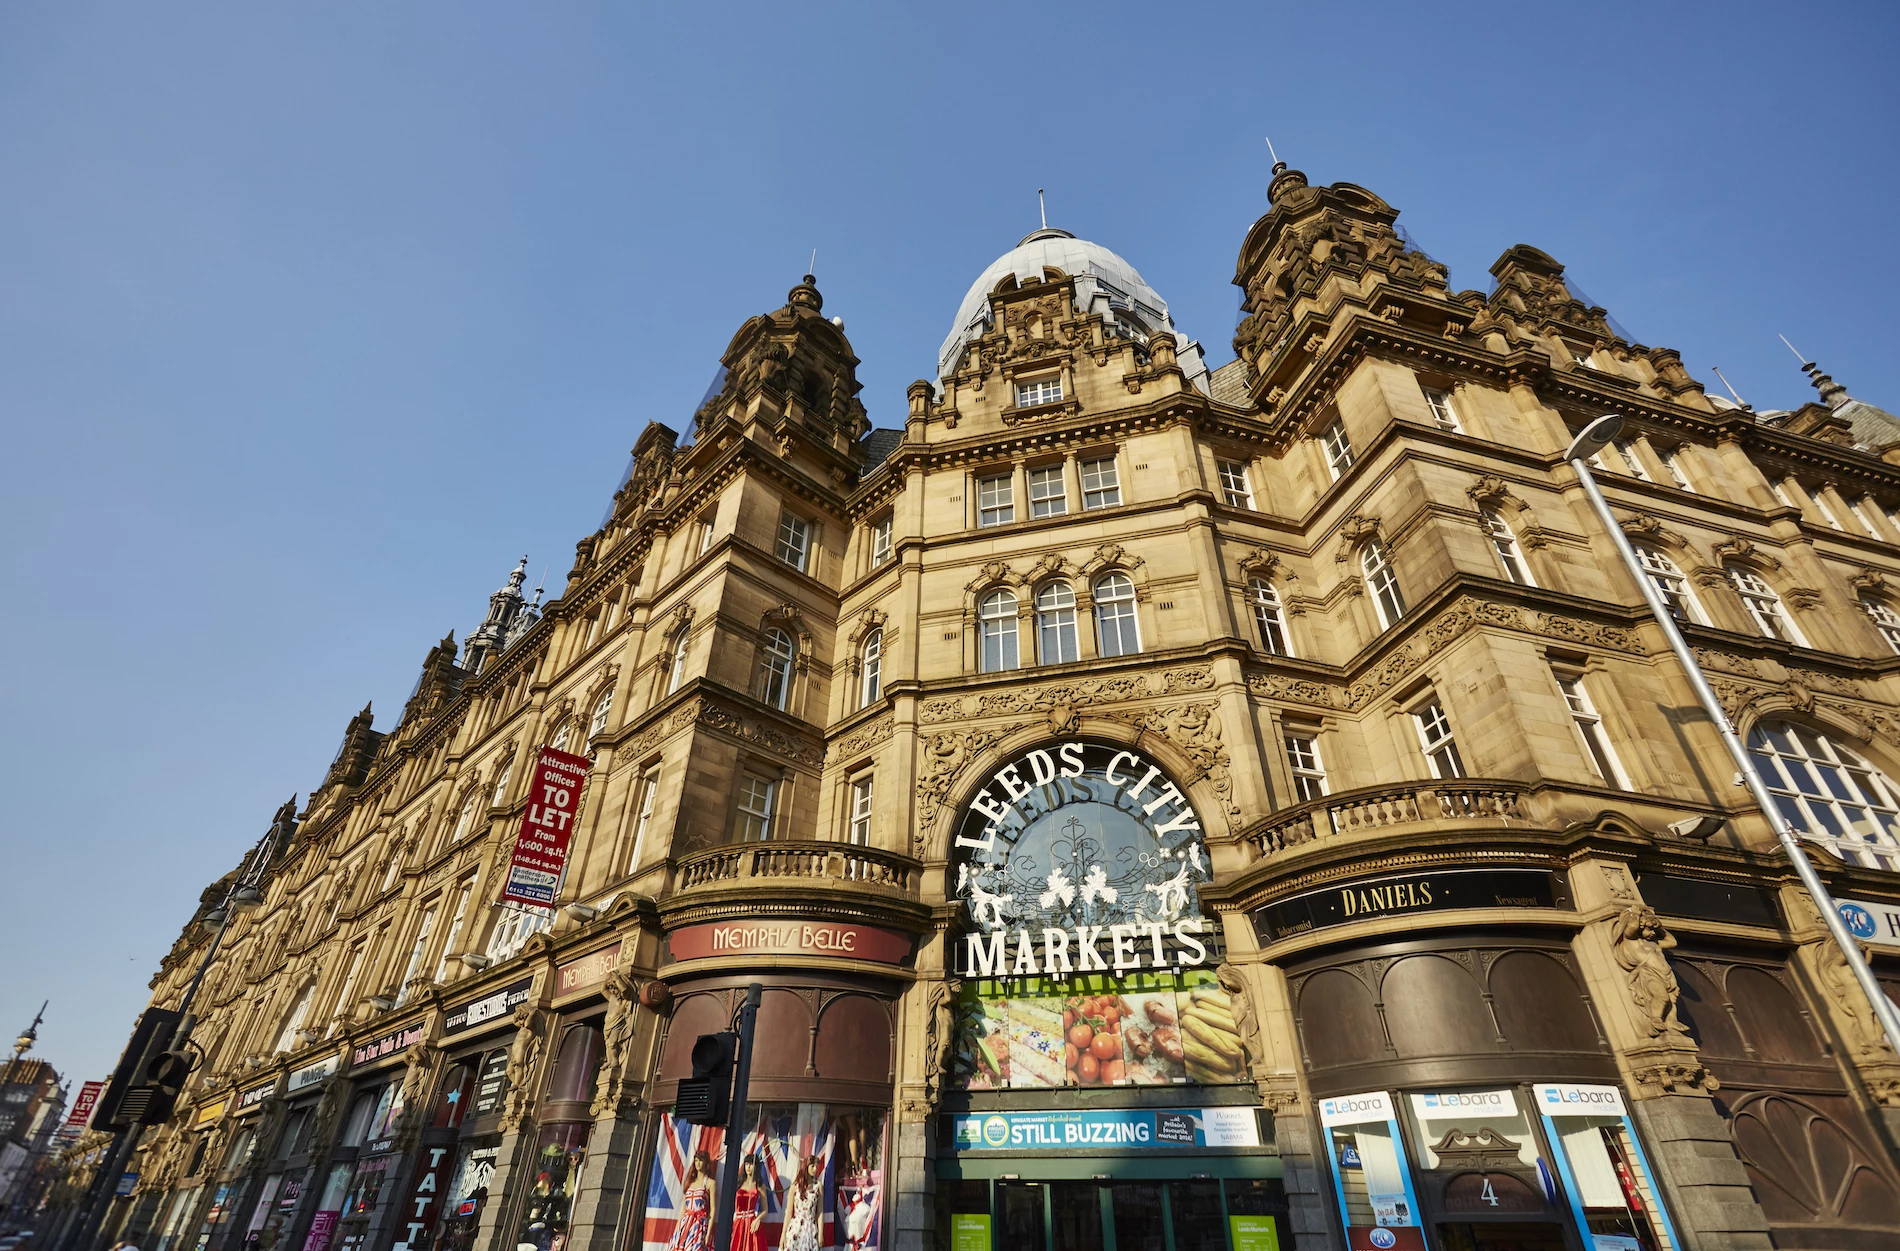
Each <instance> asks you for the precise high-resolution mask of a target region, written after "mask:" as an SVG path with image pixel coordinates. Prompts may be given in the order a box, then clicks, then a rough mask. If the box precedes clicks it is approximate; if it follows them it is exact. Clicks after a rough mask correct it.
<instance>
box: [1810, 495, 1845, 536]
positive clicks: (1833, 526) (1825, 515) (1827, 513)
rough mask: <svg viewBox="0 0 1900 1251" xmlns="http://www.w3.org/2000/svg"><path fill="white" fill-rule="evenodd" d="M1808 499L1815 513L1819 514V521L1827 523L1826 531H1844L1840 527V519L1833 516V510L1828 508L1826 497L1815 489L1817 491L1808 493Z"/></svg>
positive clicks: (1842, 527)
mask: <svg viewBox="0 0 1900 1251" xmlns="http://www.w3.org/2000/svg"><path fill="white" fill-rule="evenodd" d="M1808 498H1809V499H1811V500H1813V501H1814V507H1815V509H1816V510H1817V511H1819V512H1820V514H1821V520H1822V521H1825V522H1827V528H1828V529H1830V530H1844V529H1846V527H1845V526H1843V525H1841V519H1840V518H1839V517H1836V516H1835V515H1834V510H1833V509H1832V508H1830V507H1829V506H1828V502H1827V496H1825V495H1823V494H1821V492H1820V491H1819V490H1818V489H1817V490H1813V491H1809V492H1808Z"/></svg>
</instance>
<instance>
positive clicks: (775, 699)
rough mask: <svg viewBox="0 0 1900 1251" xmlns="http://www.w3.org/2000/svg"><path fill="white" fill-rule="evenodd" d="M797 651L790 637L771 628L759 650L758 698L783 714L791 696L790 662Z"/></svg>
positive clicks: (775, 628)
mask: <svg viewBox="0 0 1900 1251" xmlns="http://www.w3.org/2000/svg"><path fill="white" fill-rule="evenodd" d="M797 655H798V649H797V647H796V646H795V645H794V644H793V643H792V636H791V635H789V634H787V633H786V632H785V631H783V630H781V629H779V628H778V627H777V626H773V627H772V628H771V629H769V630H767V631H766V632H765V641H764V643H763V644H762V645H761V646H760V648H759V698H760V699H762V700H764V701H765V702H766V703H768V704H770V705H772V707H774V708H777V709H778V710H779V711H781V712H783V711H784V710H785V704H786V702H787V701H788V700H790V699H791V696H792V661H793V660H794V659H796V658H797Z"/></svg>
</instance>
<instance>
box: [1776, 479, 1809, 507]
mask: <svg viewBox="0 0 1900 1251" xmlns="http://www.w3.org/2000/svg"><path fill="white" fill-rule="evenodd" d="M1768 489H1769V490H1770V491H1773V492H1774V494H1775V498H1776V499H1777V500H1780V501H1781V506H1782V507H1783V508H1799V507H1801V506H1800V505H1799V504H1797V503H1795V502H1794V501H1793V500H1792V499H1790V498H1789V497H1788V488H1787V487H1785V486H1783V485H1782V484H1781V483H1779V482H1770V483H1769V484H1768Z"/></svg>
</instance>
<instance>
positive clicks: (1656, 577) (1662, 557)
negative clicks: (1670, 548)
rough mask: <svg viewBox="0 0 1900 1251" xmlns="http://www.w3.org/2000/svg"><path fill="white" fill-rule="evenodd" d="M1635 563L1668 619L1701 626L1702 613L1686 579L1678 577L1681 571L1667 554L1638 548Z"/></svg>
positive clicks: (1680, 575)
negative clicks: (1641, 570)
mask: <svg viewBox="0 0 1900 1251" xmlns="http://www.w3.org/2000/svg"><path fill="white" fill-rule="evenodd" d="M1636 562H1637V563H1638V564H1640V565H1641V566H1642V567H1643V572H1644V573H1645V574H1647V575H1648V576H1649V582H1650V585H1651V586H1653V587H1655V588H1656V593H1657V594H1658V595H1660V596H1662V602H1663V604H1664V605H1665V606H1666V607H1667V608H1668V609H1669V615H1670V616H1672V617H1674V618H1675V619H1676V620H1677V621H1682V622H1686V623H1688V624H1691V625H1699V624H1702V610H1701V609H1700V608H1699V607H1698V606H1697V604H1696V602H1695V593H1694V592H1693V591H1691V590H1690V589H1689V579H1687V578H1685V577H1683V576H1682V570H1681V569H1678V568H1677V567H1676V562H1675V561H1673V560H1671V559H1669V556H1668V554H1667V553H1665V552H1660V551H1657V550H1656V549H1655V548H1653V547H1642V546H1639V547H1637V549H1636Z"/></svg>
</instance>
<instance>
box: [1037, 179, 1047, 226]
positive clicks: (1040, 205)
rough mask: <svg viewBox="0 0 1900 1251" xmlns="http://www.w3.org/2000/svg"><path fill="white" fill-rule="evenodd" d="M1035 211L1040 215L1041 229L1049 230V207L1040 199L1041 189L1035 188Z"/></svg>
mask: <svg viewBox="0 0 1900 1251" xmlns="http://www.w3.org/2000/svg"><path fill="white" fill-rule="evenodd" d="M1036 211H1037V212H1039V213H1041V214H1042V228H1043V229H1044V230H1047V229H1049V205H1048V204H1047V203H1046V202H1045V201H1044V200H1043V198H1042V188H1041V187H1037V188H1036Z"/></svg>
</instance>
